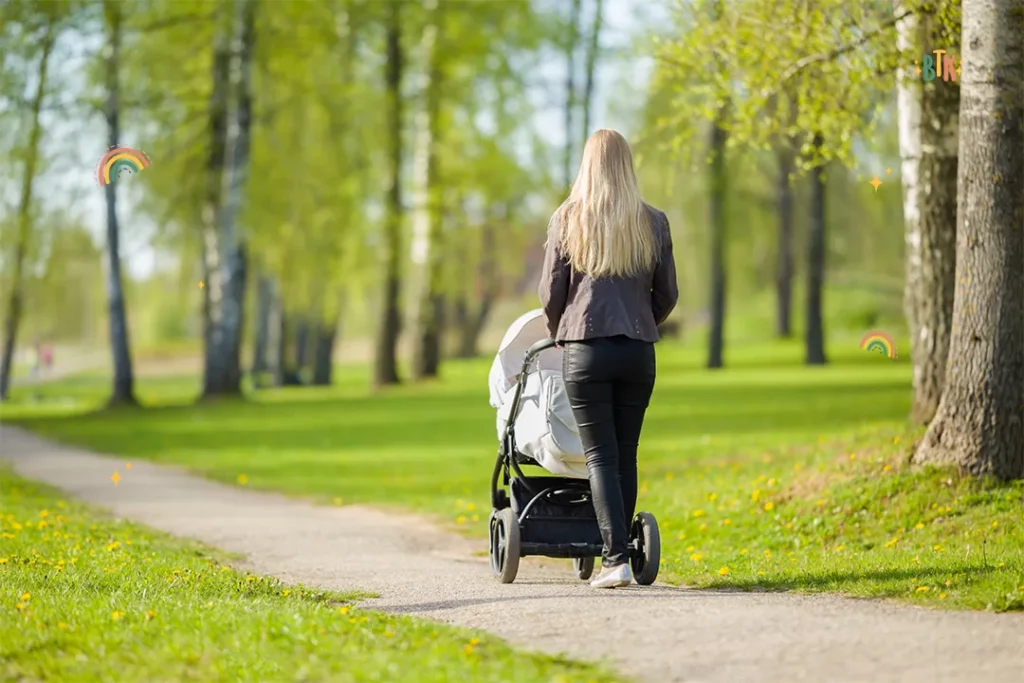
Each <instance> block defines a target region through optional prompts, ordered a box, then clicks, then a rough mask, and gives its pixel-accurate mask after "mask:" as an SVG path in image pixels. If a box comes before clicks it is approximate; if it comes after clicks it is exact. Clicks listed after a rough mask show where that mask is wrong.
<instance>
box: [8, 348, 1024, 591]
mask: <svg viewBox="0 0 1024 683" xmlns="http://www.w3.org/2000/svg"><path fill="white" fill-rule="evenodd" d="M837 346H838V344H837V343H835V342H834V343H833V348H831V350H830V351H831V360H832V363H831V364H830V365H829V366H826V367H819V368H808V367H805V366H803V365H802V362H801V361H802V351H801V349H800V347H799V345H798V344H795V343H780V344H771V345H758V346H734V347H732V348H730V350H729V352H728V357H727V361H728V365H729V367H728V368H727V369H725V370H722V371H716V372H709V371H707V370H705V369H703V367H702V361H703V350H702V349H694V348H688V347H685V346H680V345H678V344H663V345H660V346H659V347H658V357H659V364H658V373H659V374H658V384H657V388H656V389H655V395H654V399H653V403H652V406H651V408H650V410H649V412H648V418H647V422H646V424H645V427H644V435H643V439H642V443H641V464H640V476H641V481H642V483H641V495H640V506H641V507H642V508H644V509H648V510H651V511H652V512H654V513H655V515H656V516H657V517H658V520H659V522H660V525H661V528H662V538H663V555H662V562H663V564H662V575H661V578H663V579H666V580H669V581H673V582H680V583H687V584H692V585H696V586H713V587H722V586H730V587H740V588H748V589H754V590H797V591H811V592H813V591H829V592H837V593H843V594H847V595H851V596H864V597H885V598H896V599H900V600H906V601H911V602H914V603H918V604H927V605H933V606H938V607H948V608H969V609H991V610H1009V609H1022V608H1024V559H1022V556H1021V548H1022V547H1024V524H1022V521H1021V520H1022V519H1024V515H1022V513H1024V486H1022V485H1021V484H1020V483H1019V482H1018V483H1014V484H1005V483H998V482H994V481H988V480H976V479H969V478H961V477H959V476H958V475H957V474H956V473H954V472H950V471H945V470H931V469H929V470H919V469H915V468H911V467H909V465H908V464H907V459H908V456H909V455H910V454H911V452H912V450H913V443H914V441H915V439H917V438H918V437H919V436H920V434H921V430H920V429H919V428H915V427H912V426H910V425H908V423H907V422H906V419H905V416H906V415H907V413H908V411H909V399H910V389H909V384H910V365H909V363H907V362H906V360H905V359H903V358H901V359H899V360H897V361H890V360H888V359H885V358H883V357H880V356H877V355H874V354H867V353H864V352H862V351H860V350H859V349H858V348H857V339H854V338H850V339H848V340H846V341H845V342H844V345H843V346H842V347H840V348H837ZM488 365H489V364H488V362H487V360H486V359H481V360H478V361H472V362H465V363H454V362H453V363H449V364H446V365H445V367H444V374H445V376H444V379H443V380H441V381H439V382H434V383H426V384H421V385H410V386H402V387H398V388H396V389H393V390H388V391H385V392H382V393H379V394H370V393H369V392H368V391H367V390H366V387H367V385H368V375H367V370H366V369H365V368H346V369H344V370H343V371H342V372H340V373H339V384H338V385H337V386H336V387H332V388H327V389H301V388H300V389H290V390H280V391H270V392H265V393H262V394H259V395H258V396H257V397H256V398H255V400H253V401H250V402H244V403H243V402H237V403H236V402H232V403H224V404H219V405H202V406H193V405H190V404H189V403H188V401H190V399H191V397H192V396H194V394H195V392H196V390H197V386H198V385H197V380H196V379H195V378H183V379H172V380H159V381H156V380H155V381H152V382H149V383H146V384H144V385H142V386H141V387H140V393H141V394H142V396H143V398H144V399H145V400H146V401H147V402H149V403H150V404H151V405H153V406H155V407H154V408H152V409H150V410H147V411H127V412H125V411H116V412H106V413H100V414H94V415H86V414H78V415H70V416H69V415H67V414H66V413H68V412H69V411H72V412H73V411H74V410H79V411H81V410H85V409H87V408H88V407H89V406H90V405H92V404H94V403H95V402H96V398H97V396H98V395H100V394H101V392H102V391H103V390H105V387H104V386H103V385H97V384H96V380H95V379H80V380H77V381H75V382H72V381H69V382H67V383H65V384H63V385H55V386H50V387H47V388H46V389H45V390H46V391H47V392H51V395H53V396H56V395H64V396H75V397H77V398H76V399H75V400H77V401H78V406H79V407H78V408H75V409H71V408H68V407H66V406H65V407H54V408H52V409H49V411H48V410H47V409H46V408H44V407H40V406H46V405H47V403H46V402H45V401H44V402H43V403H41V404H39V405H37V406H31V405H27V404H26V405H24V406H19V405H17V404H15V405H12V406H9V407H7V408H5V413H6V415H7V417H8V418H14V419H19V420H21V421H23V422H24V423H25V424H26V425H28V426H29V427H31V428H33V429H35V430H37V431H38V432H40V433H42V434H44V435H47V436H50V437H52V438H55V439H58V440H62V441H67V442H72V443H76V444H84V445H87V446H89V447H92V448H94V449H96V450H99V451H106V452H110V453H115V454H119V455H124V456H132V457H135V458H147V459H150V460H153V461H157V462H166V463H176V464H181V465H184V466H186V467H188V468H191V469H193V470H196V471H199V472H202V473H204V474H205V475H207V476H209V477H212V478H214V479H218V480H221V481H226V482H236V481H238V480H239V477H240V475H244V481H246V482H247V483H246V485H247V486H251V487H257V488H266V489H276V490H281V491H285V492H287V493H290V494H293V495H298V496H305V497H310V498H312V499H314V500H316V501H318V502H323V503H328V504H330V503H332V502H333V503H334V504H345V503H372V504H378V505H386V506H397V507H402V508H406V509H412V510H415V511H418V512H423V513H427V514H430V515H433V516H435V517H436V518H438V519H439V520H440V521H442V522H443V523H446V524H450V525H451V526H453V527H455V528H460V529H463V530H464V531H465V533H469V534H473V535H476V536H480V537H482V536H484V535H485V525H486V519H487V508H488V507H489V503H488V497H487V488H488V479H489V476H490V471H491V467H492V465H493V458H494V455H495V451H496V446H497V443H496V434H495V427H494V413H493V411H492V410H491V408H490V407H489V406H488V405H487V389H486V376H487V369H488Z"/></svg>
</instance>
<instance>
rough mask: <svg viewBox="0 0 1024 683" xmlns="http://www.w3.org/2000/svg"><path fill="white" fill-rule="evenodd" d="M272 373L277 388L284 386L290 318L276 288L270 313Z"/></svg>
mask: <svg viewBox="0 0 1024 683" xmlns="http://www.w3.org/2000/svg"><path fill="white" fill-rule="evenodd" d="M269 342H270V354H271V356H270V358H271V361H270V371H271V374H272V376H273V380H272V381H273V385H274V386H275V387H281V386H284V379H285V378H284V376H285V363H286V361H287V355H286V354H287V346H288V317H287V315H286V314H285V310H284V301H283V300H282V298H281V295H280V291H279V289H278V288H277V287H275V292H274V299H273V308H272V309H271V313H270V339H269Z"/></svg>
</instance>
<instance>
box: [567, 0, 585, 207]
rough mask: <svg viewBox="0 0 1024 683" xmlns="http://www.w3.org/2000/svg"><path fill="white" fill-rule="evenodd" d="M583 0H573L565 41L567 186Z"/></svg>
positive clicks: (570, 168)
mask: <svg viewBox="0 0 1024 683" xmlns="http://www.w3.org/2000/svg"><path fill="white" fill-rule="evenodd" d="M582 5H583V0H572V5H571V6H570V7H571V9H570V11H569V34H568V36H567V39H566V43H565V61H566V67H565V112H564V113H565V149H564V150H563V155H562V178H563V179H564V182H565V188H566V190H567V191H568V188H569V187H570V186H571V185H572V180H573V172H572V162H573V154H574V149H575V145H574V144H573V140H575V133H576V130H575V128H573V121H574V120H575V118H576V117H575V113H576V104H577V97H576V43H577V42H578V41H579V35H580V10H581V9H582Z"/></svg>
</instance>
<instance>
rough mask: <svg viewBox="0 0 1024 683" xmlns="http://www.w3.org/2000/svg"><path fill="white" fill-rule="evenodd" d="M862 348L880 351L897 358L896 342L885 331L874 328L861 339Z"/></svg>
mask: <svg viewBox="0 0 1024 683" xmlns="http://www.w3.org/2000/svg"><path fill="white" fill-rule="evenodd" d="M860 348H861V350H863V351H878V352H879V353H881V354H882V355H883V356H886V357H888V358H896V344H895V343H893V341H892V337H890V336H889V335H887V334H886V333H885V332H879V331H878V330H872V331H871V332H868V333H867V334H865V335H864V337H863V338H862V339H861V340H860Z"/></svg>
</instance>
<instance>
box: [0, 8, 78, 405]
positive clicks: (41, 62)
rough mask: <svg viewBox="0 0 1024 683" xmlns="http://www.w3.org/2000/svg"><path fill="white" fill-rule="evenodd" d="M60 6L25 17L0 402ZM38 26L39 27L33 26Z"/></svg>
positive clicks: (7, 379) (20, 295)
mask: <svg viewBox="0 0 1024 683" xmlns="http://www.w3.org/2000/svg"><path fill="white" fill-rule="evenodd" d="M62 10H63V6H62V5H58V4H57V3H54V4H51V5H47V6H45V7H44V8H43V11H42V12H41V13H40V15H29V16H26V17H25V19H27V20H28V21H26V23H25V24H24V27H25V29H27V30H28V31H33V32H36V31H38V33H39V43H38V46H39V56H38V60H37V62H36V82H35V89H34V93H33V95H32V100H31V105H30V110H29V112H28V117H29V135H28V142H27V144H26V146H25V151H24V166H23V170H22V174H21V188H20V194H19V200H18V208H17V214H16V219H15V220H16V222H17V223H16V224H17V233H16V235H15V246H14V257H13V264H12V275H11V279H10V284H9V287H10V293H9V295H8V300H7V313H6V316H5V319H4V327H3V349H2V350H0V401H5V400H7V398H8V393H9V391H10V386H11V370H12V365H13V361H14V349H15V346H16V344H17V341H18V325H19V323H20V322H21V314H22V308H23V306H24V298H25V283H24V278H25V272H24V268H25V258H26V256H27V254H28V249H29V240H30V239H31V236H32V220H33V216H32V209H33V192H32V191H33V184H34V182H35V179H36V175H37V173H38V170H39V167H40V149H39V148H40V141H41V140H42V136H43V123H42V120H41V118H40V113H41V111H42V107H43V100H44V98H45V97H46V94H47V85H48V81H49V77H50V68H51V64H50V58H51V57H52V55H53V48H54V44H55V43H56V41H57V36H58V33H59V21H60V13H61V11H62ZM36 22H38V24H41V26H39V25H36Z"/></svg>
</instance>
